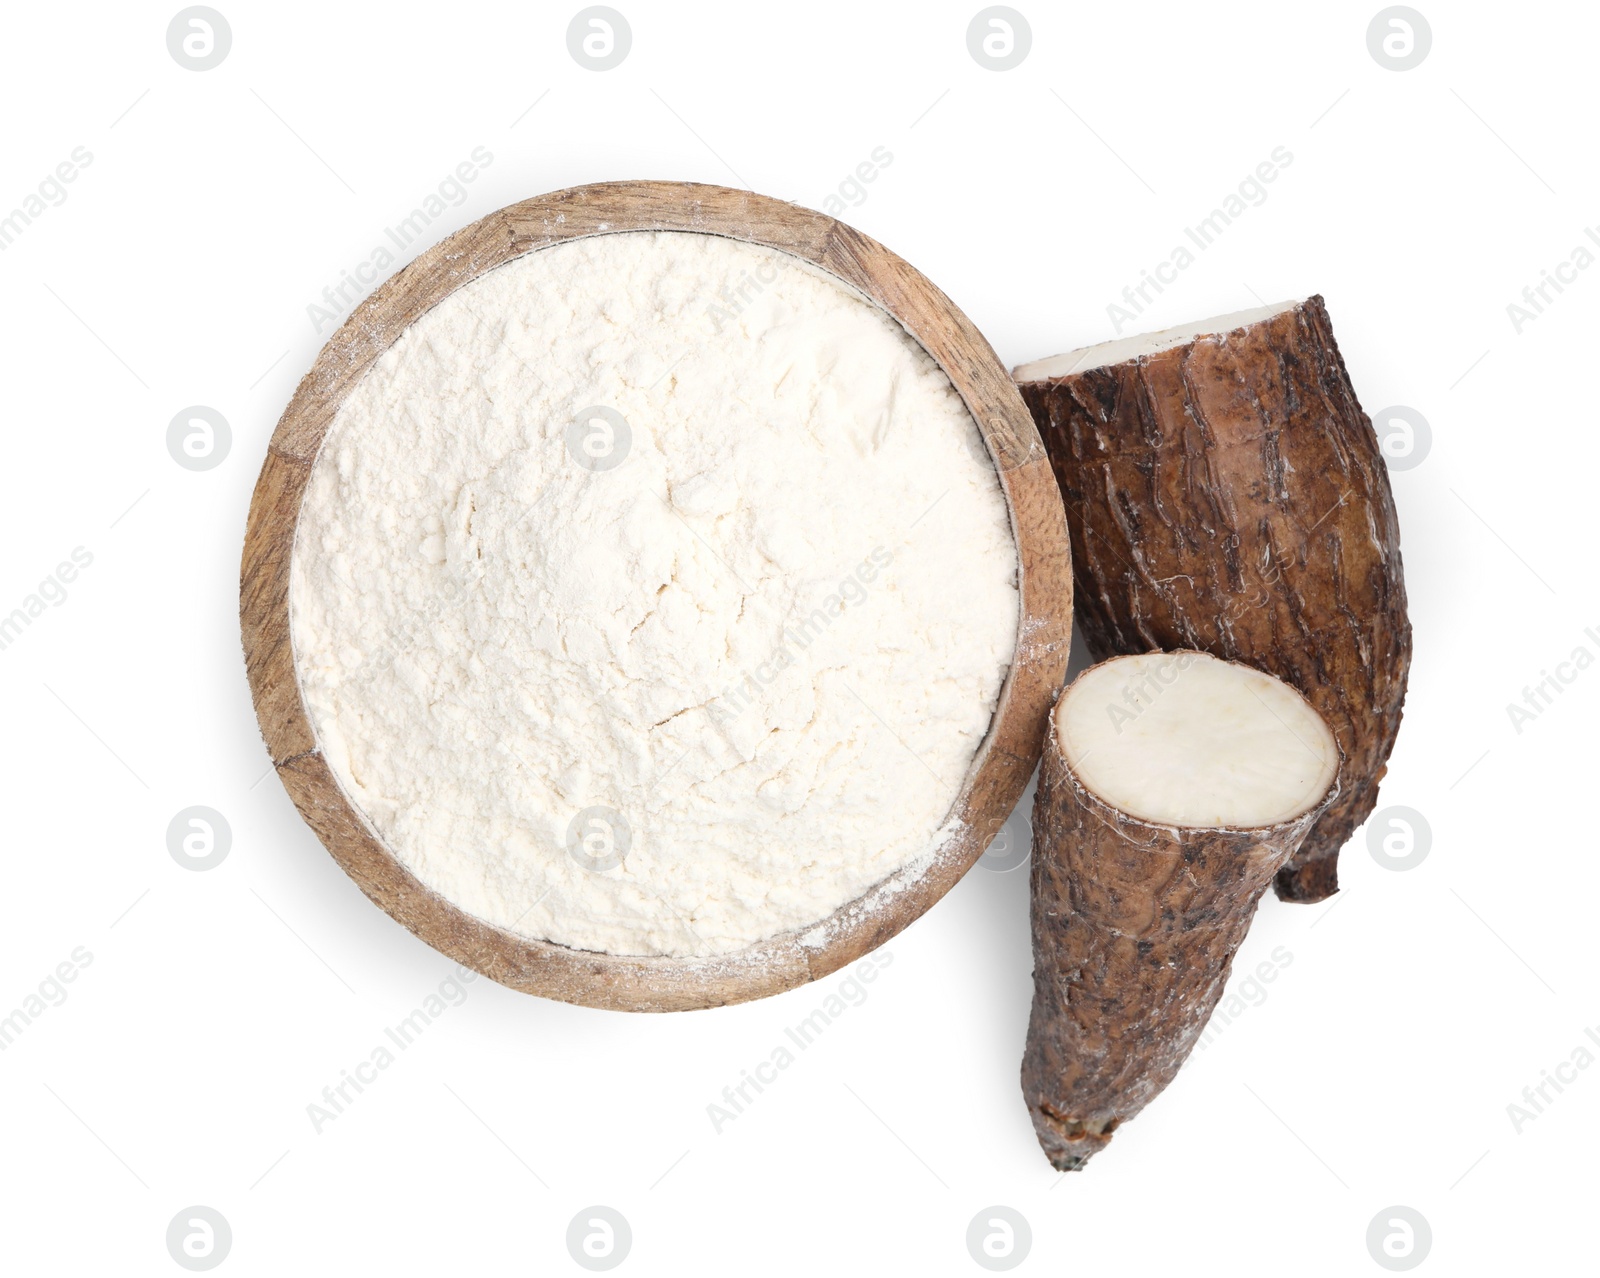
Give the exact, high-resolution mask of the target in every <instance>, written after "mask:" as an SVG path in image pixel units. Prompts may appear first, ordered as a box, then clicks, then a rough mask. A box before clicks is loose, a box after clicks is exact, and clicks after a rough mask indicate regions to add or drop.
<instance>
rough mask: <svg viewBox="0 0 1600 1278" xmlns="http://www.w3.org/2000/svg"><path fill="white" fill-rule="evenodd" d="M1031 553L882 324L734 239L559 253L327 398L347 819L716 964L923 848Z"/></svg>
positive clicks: (301, 670) (508, 899)
mask: <svg viewBox="0 0 1600 1278" xmlns="http://www.w3.org/2000/svg"><path fill="white" fill-rule="evenodd" d="M1016 583H1017V556H1016V549H1015V545H1014V542H1013V539H1012V534H1011V526H1010V521H1009V518H1008V513H1007V509H1006V505H1005V502H1004V499H1003V497H1002V495H1001V492H1000V489H999V485H998V483H997V482H996V478H995V473H994V467H993V464H992V462H991V461H990V460H989V458H988V455H987V453H986V452H985V451H984V448H983V444H982V442H981V440H980V438H979V436H978V433H977V429H976V427H975V425H974V424H973V421H972V418H971V416H970V415H969V413H968V412H967V409H966V407H965V406H964V405H963V403H962V402H961V399H960V397H959V396H958V395H957V394H956V392H955V390H954V388H953V387H952V386H951V385H950V383H949V381H948V380H947V379H946V377H945V376H944V374H943V373H942V372H941V371H940V370H939V368H938V367H937V365H935V364H934V363H933V361H932V360H931V359H930V358H929V357H928V356H927V354H926V353H925V352H924V351H923V350H922V349H921V347H920V346H918V345H917V344H916V343H915V342H914V341H913V340H912V339H911V338H910V337H909V335H908V334H906V333H905V331H904V330H903V329H901V328H900V327H899V325H898V324H897V323H895V321H894V320H893V319H891V318H890V317H889V316H888V315H887V314H886V313H884V312H883V311H881V310H880V309H879V308H877V307H876V306H874V305H872V304H871V303H869V302H868V301H866V300H865V299H864V298H862V297H860V296H859V295H857V294H856V293H854V292H853V291H851V290H850V289H849V288H847V287H846V286H845V285H843V284H842V283H840V282H839V281H837V280H835V279H834V278H833V277H832V276H829V275H826V274H824V273H823V272H821V271H818V270H815V269H813V268H811V267H810V266H809V265H808V264H805V263H803V262H801V261H800V260H799V259H797V258H794V257H791V256H789V255H787V254H783V253H779V252H776V251H772V250H767V249H762V248H759V247H756V246H753V245H749V244H746V243H744V242H742V241H737V240H731V239H726V238H722V237H717V236H712V235H696V234H681V233H644V232H630V233H624V234H611V235H601V236H595V237H591V238H585V239H577V240H570V241H566V242H563V243H560V244H557V245H555V246H553V247H550V248H547V249H543V250H541V251H538V252H533V253H529V254H527V255H526V256H523V257H520V258H517V259H515V260H514V261H512V262H509V263H507V264H506V265H504V266H501V267H499V268H498V269H496V270H494V271H492V272H490V273H488V274H486V275H484V276H482V277H481V278H479V279H477V280H475V281H473V282H472V283H470V284H468V285H466V286H465V287H463V288H461V289H459V290H457V291H456V292H455V293H453V294H451V295H450V296H449V297H448V298H446V299H445V300H444V301H442V302H441V303H440V304H439V305H437V306H436V307H434V308H433V309H432V310H431V311H429V312H428V313H426V314H425V315H423V316H422V317H421V318H420V319H418V320H417V321H416V323H414V324H413V325H412V326H411V327H410V328H409V329H408V330H407V331H406V332H405V333H404V334H402V335H401V337H400V338H399V340H398V341H396V342H395V344H394V345H393V347H392V348H391V349H390V350H389V351H388V353H387V354H385V355H384V356H383V358H382V359H381V360H379V361H378V363H377V364H376V365H375V366H374V367H373V368H372V369H371V370H370V371H369V372H368V373H367V374H366V376H365V377H364V378H363V379H362V381H361V382H360V383H359V385H358V386H357V387H356V389H355V390H354V391H353V392H352V393H351V395H350V396H349V398H348V399H347V400H346V402H345V403H344V404H343V405H342V406H341V407H340V409H339V411H338V413H337V415H336V418H335V420H334V422H333V424H332V426H331V427H330V429H329V432H328V435H327V438H326V440H325V442H324V444H323V446H322V449H321V452H320V453H319V455H318V457H317V460H316V463H315V467H314V470H313V473H312V476H311V480H310V484H309V487H308V489H307V491H306V495H305V502H304V506H303V508H302V511H301V515H300V523H299V532H298V536H297V540H296V544H295V549H294V555H293V563H292V576H291V587H290V606H291V626H292V634H293V642H294V651H295V665H296V670H297V672H298V675H299V679H300V683H301V687H302V689H303V692H304V698H305V704H306V707H307V709H308V712H309V714H310V717H311V721H312V725H313V728H314V730H315V733H316V738H317V743H318V745H319V746H320V748H321V749H322V750H323V752H324V753H325V755H326V758H327V760H328V762H329V764H330V766H331V767H332V769H333V771H334V774H335V776H336V777H337V778H338V780H339V782H340V784H341V785H342V787H343V789H344V791H345V793H346V795H347V797H348V798H349V800H350V801H351V803H352V804H353V805H354V806H355V807H356V808H357V809H358V810H359V811H360V812H361V813H362V814H363V815H364V817H365V818H366V820H367V822H368V823H369V824H370V825H371V827H372V828H373V830H374V831H375V832H376V834H377V835H378V836H379V837H380V838H381V839H382V840H383V842H384V844H385V846H386V847H388V848H389V849H390V850H391V851H392V852H393V853H394V855H395V856H396V857H398V858H399V859H400V860H401V861H402V862H403V863H404V864H405V866H406V867H407V868H408V869H409V870H410V871H411V872H412V873H413V874H414V875H416V877H417V878H418V879H420V880H421V881H422V882H423V883H424V884H426V885H427V886H428V887H430V888H432V889H433V890H435V891H436V892H438V893H440V894H441V895H442V896H444V897H446V898H447V899H448V900H450V901H452V902H454V903H455V904H456V905H458V906H459V907H461V908H462V909H463V910H465V911H467V912H468V913H470V914H472V915H475V916H477V917H478V918H480V919H483V920H486V921H488V922H490V923H493V924H497V925H499V926H501V927H504V928H508V929H510V930H511V931H514V932H516V933H518V934H521V935H524V936H528V937H535V938H541V939H545V940H549V941H552V942H556V943H559V944H562V945H566V946H570V947H573V948H577V949H583V950H595V951H604V952H609V953H616V954H636V955H679V956H684V955H705V956H711V955H721V954H727V953H730V952H731V951H734V950H737V949H740V948H742V947H745V946H748V945H749V944H751V943H752V942H755V941H759V940H763V939H766V938H769V937H772V936H775V935H777V934H778V933H780V932H786V931H789V930H791V929H798V928H807V927H811V926H812V925H815V924H816V923H817V922H818V921H820V920H822V919H824V918H826V917H827V916H828V915H829V914H831V913H832V912H833V911H834V910H836V909H837V908H838V907H839V906H841V905H843V904H845V903H846V902H849V901H851V900H853V899H854V898H856V897H858V896H860V895H861V894H862V893H863V892H864V891H866V890H867V889H868V888H870V887H871V886H872V885H874V884H875V883H878V882H879V881H880V880H883V879H884V878H886V877H887V876H889V875H890V874H892V873H893V872H894V871H896V870H897V869H900V868H902V867H905V866H908V865H912V864H915V863H917V862H919V860H921V859H925V858H928V857H930V856H932V855H933V854H934V852H935V850H936V848H937V846H938V845H939V842H940V840H941V837H942V835H941V827H942V826H943V825H944V823H945V821H946V819H947V816H948V814H949V812H950V808H951V805H952V803H953V801H954V800H955V798H956V796H957V794H958V792H959V790H960V788H961V785H962V782H963V779H964V777H965V775H966V773H967V771H968V768H969V765H970V764H971V762H972V760H973V757H974V755H975V753H976V751H977V750H978V748H979V746H980V744H981V742H982V740H983V738H984V736H985V734H986V732H987V731H988V728H989V722H990V718H991V716H992V715H993V712H994V708H995V704H996V701H997V698H998V695H999V692H1000V687H1001V684H1002V682H1003V681H1004V679H1005V676H1006V673H1007V670H1008V669H1009V666H1010V662H1011V658H1012V650H1013V644H1014V642H1015V635H1016V629H1017V607H1018V599H1017V584H1016Z"/></svg>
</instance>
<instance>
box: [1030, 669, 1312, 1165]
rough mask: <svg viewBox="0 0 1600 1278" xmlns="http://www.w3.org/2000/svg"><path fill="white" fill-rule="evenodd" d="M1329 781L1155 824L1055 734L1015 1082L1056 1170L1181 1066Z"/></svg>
mask: <svg viewBox="0 0 1600 1278" xmlns="http://www.w3.org/2000/svg"><path fill="white" fill-rule="evenodd" d="M1080 677H1081V676H1080ZM1064 703H1065V698H1063V699H1062V701H1061V702H1058V706H1060V705H1062V704H1064ZM1053 722H1054V721H1052V723H1053ZM1337 787H1338V781H1337V779H1335V780H1334V781H1332V782H1330V784H1329V789H1328V791H1327V792H1326V793H1325V794H1324V795H1323V797H1322V798H1321V800H1320V801H1319V802H1318V803H1317V804H1315V805H1314V806H1312V807H1311V808H1310V809H1308V810H1307V811H1306V812H1305V813H1303V814H1302V815H1300V816H1298V817H1295V818H1294V819H1292V820H1289V821H1284V822H1281V823H1279V824H1277V825H1272V826H1265V827H1261V828H1259V829H1247V830H1246V829H1186V828H1182V827H1177V826H1169V825H1161V824H1158V823H1155V822H1150V821H1141V820H1139V819H1137V818H1135V817H1131V816H1128V815H1127V814H1125V813H1123V812H1120V811H1118V810H1117V809H1116V808H1115V807H1113V806H1112V805H1111V804H1109V803H1107V802H1106V801H1104V800H1103V799H1101V798H1100V797H1099V796H1098V795H1096V794H1095V793H1094V792H1093V791H1092V790H1090V789H1089V788H1088V787H1087V786H1086V785H1084V784H1083V782H1082V781H1080V780H1079V779H1078V777H1077V775H1076V774H1075V773H1074V772H1073V770H1072V767H1071V765H1070V764H1068V762H1067V760H1066V757H1065V755H1064V754H1063V753H1062V750H1061V746H1060V743H1059V741H1058V740H1057V736H1056V732H1055V731H1054V730H1052V731H1051V732H1050V733H1049V739H1048V740H1047V741H1046V743H1045V747H1044V760H1043V763H1042V764H1041V766H1040V769H1039V788H1038V791H1037V793H1036V795H1035V798H1034V805H1033V862H1032V866H1031V869H1030V874H1031V876H1032V880H1031V887H1032V924H1033V956H1034V958H1033V1010H1032V1014H1031V1016H1030V1017H1029V1021H1028V1041H1027V1047H1026V1049H1025V1051H1024V1054H1023V1059H1022V1092H1023V1097H1024V1099H1025V1100H1026V1101H1027V1104H1028V1112H1029V1114H1030V1115H1031V1116H1032V1118H1033V1126H1034V1132H1035V1133H1036V1134H1037V1136H1038V1138H1039V1144H1040V1146H1041V1147H1042V1148H1043V1149H1044V1152H1045V1155H1046V1156H1047V1157H1048V1158H1049V1159H1050V1162H1051V1164H1052V1165H1053V1166H1054V1167H1055V1168H1056V1169H1057V1170H1059V1171H1075V1170H1077V1169H1079V1168H1081V1167H1082V1166H1083V1165H1084V1164H1085V1163H1086V1162H1087V1161H1088V1160H1089V1159H1090V1158H1091V1157H1093V1156H1094V1155H1095V1154H1096V1153H1097V1152H1099V1151H1100V1150H1101V1149H1104V1148H1105V1146H1106V1145H1107V1143H1108V1142H1109V1141H1110V1140H1111V1136H1112V1133H1113V1132H1115V1131H1116V1129H1117V1128H1118V1126H1120V1125H1121V1124H1122V1123H1125V1122H1127V1121H1128V1119H1130V1118H1132V1117H1133V1116H1134V1115H1136V1114H1137V1113H1138V1112H1139V1111H1140V1110H1142V1109H1143V1108H1144V1107H1145V1106H1146V1105H1147V1104H1149V1103H1150V1101H1151V1100H1153V1099H1154V1098H1155V1097H1156V1096H1157V1095H1158V1094H1159V1093H1160V1092H1161V1090H1162V1089H1163V1088H1165V1087H1166V1086H1167V1084H1168V1083H1170V1082H1171V1081H1172V1080H1173V1078H1174V1077H1175V1076H1176V1075H1177V1072H1178V1070H1179V1068H1180V1067H1181V1066H1182V1065H1183V1062H1184V1061H1185V1060H1186V1059H1188V1056H1189V1053H1190V1052H1191V1051H1193V1050H1194V1046H1195V1043H1196V1042H1198V1041H1199V1038H1200V1034H1201V1032H1202V1031H1203V1030H1204V1029H1205V1026H1206V1022H1207V1021H1208V1020H1209V1019H1210V1017H1211V1013H1212V1010H1213V1009H1214V1008H1215V1007H1216V1005H1217V1001H1218V1000H1219V999H1220V998H1221V997H1222V992H1223V989H1224V987H1225V986H1226V985H1227V981H1228V973H1229V971H1230V969H1231V968H1232V965H1233V956H1234V953H1235V952H1236V951H1237V950H1238V948H1239V944H1240V942H1241V941H1243V940H1244V937H1245V933H1246V932H1248V931H1249V929H1250V921H1251V919H1253V918H1254V917H1255V912H1256V905H1257V904H1258V903H1259V901H1260V899H1261V897H1262V895H1263V893H1265V892H1266V890H1267V885H1268V884H1269V883H1271V882H1272V879H1273V876H1274V875H1276V874H1277V873H1278V871H1279V870H1280V869H1281V868H1282V867H1283V866H1284V865H1285V864H1286V863H1287V862H1288V860H1289V858H1290V857H1291V856H1292V855H1293V854H1294V852H1295V850H1296V849H1297V848H1298V847H1299V846H1300V844H1301V841H1302V840H1303V839H1304V838H1305V837H1306V834H1307V832H1308V831H1310V830H1311V828H1312V826H1313V825H1314V824H1315V823H1316V822H1317V820H1318V819H1319V818H1320V817H1321V816H1322V814H1323V813H1324V811H1326V810H1327V807H1328V804H1329V803H1330V801H1333V799H1334V796H1335V795H1336V793H1337Z"/></svg>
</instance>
